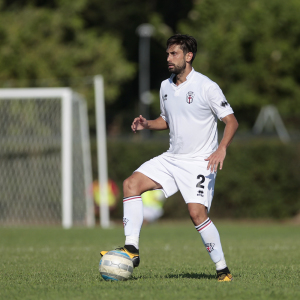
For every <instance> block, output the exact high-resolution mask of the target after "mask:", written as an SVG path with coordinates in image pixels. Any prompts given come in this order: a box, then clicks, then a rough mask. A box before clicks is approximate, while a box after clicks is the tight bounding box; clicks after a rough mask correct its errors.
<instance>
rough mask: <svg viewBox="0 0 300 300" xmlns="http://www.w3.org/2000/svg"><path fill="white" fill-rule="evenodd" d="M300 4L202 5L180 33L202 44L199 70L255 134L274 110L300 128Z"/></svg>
mask: <svg viewBox="0 0 300 300" xmlns="http://www.w3.org/2000/svg"><path fill="white" fill-rule="evenodd" d="M299 11H300V2H299V1H297V0H287V1H284V2H282V1H280V0H272V1H268V0H259V1H258V0H245V1H239V0H229V1H220V0H201V1H200V0H199V1H195V5H194V8H193V10H191V11H190V12H189V17H188V19H187V20H184V21H182V22H181V23H180V25H179V29H180V30H181V31H183V32H188V33H189V34H191V35H193V36H195V38H196V39H197V41H198V43H199V49H198V55H197V58H196V60H195V63H194V67H195V68H196V69H197V70H199V71H200V72H201V73H204V74H205V75H207V76H209V77H210V78H212V79H213V80H215V81H216V82H217V83H218V84H219V85H220V86H221V88H222V89H223V91H224V92H225V95H226V97H227V98H228V100H229V101H230V103H231V104H232V105H233V107H234V109H235V111H236V112H238V113H239V115H240V117H239V121H240V122H241V123H242V124H244V125H245V127H248V128H249V125H250V126H251V125H253V122H254V120H255V118H256V117H257V114H258V111H259V109H260V107H261V106H263V105H267V104H274V105H276V106H277V108H278V109H279V111H280V113H281V114H282V115H283V116H284V118H285V120H289V121H290V124H292V122H293V121H294V127H296V126H295V125H297V126H298V127H299V118H298V116H299V113H300V86H299V84H300V75H299V74H300V73H299V71H298V69H299V66H300V19H299V15H298V14H299Z"/></svg>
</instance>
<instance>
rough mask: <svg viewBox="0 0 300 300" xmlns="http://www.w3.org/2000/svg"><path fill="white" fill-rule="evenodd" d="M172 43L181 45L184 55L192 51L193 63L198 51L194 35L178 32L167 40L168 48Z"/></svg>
mask: <svg viewBox="0 0 300 300" xmlns="http://www.w3.org/2000/svg"><path fill="white" fill-rule="evenodd" d="M171 45H179V46H180V49H181V50H182V51H183V54H184V55H186V54H187V53H188V52H192V53H193V58H192V60H191V63H192V62H193V60H194V58H195V57H196V53H197V41H196V40H195V39H194V38H193V37H192V36H188V35H185V34H180V33H177V34H175V35H173V36H171V37H170V38H169V39H168V40H167V48H169V47H170V46H171Z"/></svg>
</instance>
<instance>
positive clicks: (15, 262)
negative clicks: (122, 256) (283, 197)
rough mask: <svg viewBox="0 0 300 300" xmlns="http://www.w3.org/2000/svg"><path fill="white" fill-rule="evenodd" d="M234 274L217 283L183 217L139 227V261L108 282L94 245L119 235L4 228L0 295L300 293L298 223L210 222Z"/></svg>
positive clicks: (110, 243) (115, 242) (119, 240)
mask: <svg viewBox="0 0 300 300" xmlns="http://www.w3.org/2000/svg"><path fill="white" fill-rule="evenodd" d="M215 224H216V225H217V227H218V229H219V232H220V235H221V240H222V244H223V250H224V252H225V255H226V261H227V263H228V266H229V267H230V269H231V271H232V274H233V276H234V281H233V282H229V283H227V282H224V283H219V282H217V281H216V279H215V269H214V264H213V263H212V262H211V260H210V258H209V255H208V254H207V253H206V250H205V249H204V246H203V245H202V241H201V238H200V235H199V234H198V233H197V231H196V230H195V229H194V227H193V225H192V224H191V223H188V222H182V223H160V224H155V225H151V226H147V227H144V228H143V230H142V235H141V242H140V253H141V264H140V266H139V267H138V268H136V269H135V270H134V273H133V277H132V278H131V279H130V280H128V281H125V282H106V281H104V280H103V279H102V278H101V276H100V274H99V272H98V263H99V260H100V256H99V250H110V249H113V248H114V247H116V246H122V245H123V242H124V237H123V228H122V227H121V225H120V226H119V225H118V226H116V227H115V228H114V229H108V230H102V229H100V228H95V229H83V228H75V229H71V230H63V229H60V228H23V229H14V228H1V229H0V255H1V256H0V262H1V269H0V299H5V300H7V299H22V300H26V299H85V300H88V299H108V300H109V299H131V300H134V299H185V300H189V299H272V300H274V299H293V300H295V299H300V275H299V274H300V227H299V226H296V225H287V224H249V223H236V222H235V223H230V222H215Z"/></svg>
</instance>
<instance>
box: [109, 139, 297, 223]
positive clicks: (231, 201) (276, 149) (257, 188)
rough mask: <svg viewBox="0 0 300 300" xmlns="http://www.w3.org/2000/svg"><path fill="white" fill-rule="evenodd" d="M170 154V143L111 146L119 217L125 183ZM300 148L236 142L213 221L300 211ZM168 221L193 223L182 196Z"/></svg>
mask: <svg viewBox="0 0 300 300" xmlns="http://www.w3.org/2000/svg"><path fill="white" fill-rule="evenodd" d="M167 149H168V142H167V141H165V140H163V141H157V140H150V141H145V142H141V141H132V140H128V141H126V140H125V141H113V140H110V141H108V167H109V177H110V178H111V179H113V180H115V181H116V183H117V184H118V186H119V188H120V191H121V195H120V197H119V198H120V199H119V203H118V209H117V211H115V212H114V213H113V214H112V217H113V218H121V217H122V201H121V199H122V183H123V180H124V179H125V178H127V177H128V176H130V175H131V174H132V172H133V171H134V170H135V169H136V168H138V167H139V166H140V165H141V164H142V163H143V162H145V161H147V160H149V159H150V158H152V157H154V156H156V155H159V154H161V153H163V152H164V151H166V150H167ZM299 150H300V144H299V143H297V144H295V143H293V144H288V145H283V144H282V143H281V142H279V141H277V140H270V139H267V140H253V139H250V140H247V141H242V140H235V141H234V142H233V144H232V145H230V147H229V148H228V151H227V157H226V160H225V163H224V167H223V170H222V171H218V176H217V181H216V186H215V196H214V200H213V204H212V209H211V213H210V215H211V216H216V217H218V218H276V219H283V218H290V217H293V216H295V215H297V213H299V212H300V176H299V169H300V154H299ZM164 209H165V214H164V216H163V218H188V212H187V208H186V205H185V203H184V201H183V199H182V196H181V194H180V193H176V194H175V195H173V196H172V197H170V198H168V199H167V201H166V203H165V207H164Z"/></svg>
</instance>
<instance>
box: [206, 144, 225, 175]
mask: <svg viewBox="0 0 300 300" xmlns="http://www.w3.org/2000/svg"><path fill="white" fill-rule="evenodd" d="M225 156H226V148H225V147H224V148H220V147H219V148H218V149H217V150H216V151H215V152H214V153H212V154H211V155H210V156H209V157H208V158H206V159H205V160H206V161H208V165H207V170H209V169H210V172H211V173H212V172H217V169H218V165H219V164H220V170H222V168H223V162H224V159H225Z"/></svg>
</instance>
